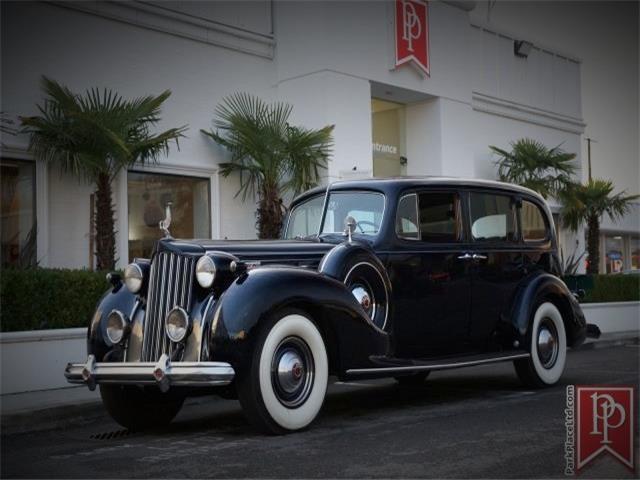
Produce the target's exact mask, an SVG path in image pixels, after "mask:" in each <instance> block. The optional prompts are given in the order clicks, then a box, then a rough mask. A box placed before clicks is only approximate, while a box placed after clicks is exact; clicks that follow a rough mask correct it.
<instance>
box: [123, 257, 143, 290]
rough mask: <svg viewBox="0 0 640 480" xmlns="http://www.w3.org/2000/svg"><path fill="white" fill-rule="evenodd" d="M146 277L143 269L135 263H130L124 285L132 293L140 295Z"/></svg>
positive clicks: (125, 270) (126, 269)
mask: <svg viewBox="0 0 640 480" xmlns="http://www.w3.org/2000/svg"><path fill="white" fill-rule="evenodd" d="M143 280H144V275H143V274H142V269H141V268H140V267H139V266H138V265H137V264H135V263H130V264H129V265H127V268H125V269H124V284H125V285H126V286H127V288H128V289H129V291H130V292H131V293H138V292H139V291H140V289H141V288H142V281H143Z"/></svg>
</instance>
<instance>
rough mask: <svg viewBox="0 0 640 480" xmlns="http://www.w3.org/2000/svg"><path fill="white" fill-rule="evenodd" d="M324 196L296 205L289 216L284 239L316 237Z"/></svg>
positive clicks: (317, 196)
mask: <svg viewBox="0 0 640 480" xmlns="http://www.w3.org/2000/svg"><path fill="white" fill-rule="evenodd" d="M324 197H325V196H324V195H316V196H315V197H313V198H310V199H309V200H307V201H305V202H303V203H301V204H299V205H297V206H296V207H295V208H294V209H293V210H292V211H291V213H290V214H289V220H288V224H287V233H286V238H305V237H308V236H309V235H316V234H318V232H319V231H320V220H321V219H322V208H323V207H324Z"/></svg>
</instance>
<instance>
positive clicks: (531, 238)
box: [520, 200, 549, 242]
mask: <svg viewBox="0 0 640 480" xmlns="http://www.w3.org/2000/svg"><path fill="white" fill-rule="evenodd" d="M520 224H521V226H522V238H524V241H525V242H540V241H542V240H546V239H547V238H549V230H548V228H547V222H545V221H544V215H543V214H542V211H541V210H540V207H538V206H537V205H535V204H533V203H531V202H528V201H526V200H523V202H522V209H521V210H520Z"/></svg>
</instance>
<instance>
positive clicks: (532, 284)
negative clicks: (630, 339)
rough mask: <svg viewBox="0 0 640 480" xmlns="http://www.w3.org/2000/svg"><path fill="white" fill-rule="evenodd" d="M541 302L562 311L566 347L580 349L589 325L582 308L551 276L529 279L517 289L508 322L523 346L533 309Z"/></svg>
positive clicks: (556, 279) (560, 281)
mask: <svg viewBox="0 0 640 480" xmlns="http://www.w3.org/2000/svg"><path fill="white" fill-rule="evenodd" d="M542 299H546V300H548V301H550V302H552V303H553V304H554V305H555V306H556V307H557V308H558V310H560V313H561V314H562V318H563V320H564V326H565V330H566V334H567V345H568V346H569V347H577V346H579V345H580V344H581V343H582V342H583V341H584V340H585V338H586V334H587V324H586V321H585V318H584V314H583V313H582V309H581V308H580V304H579V303H578V301H577V300H576V299H575V297H574V296H573V294H572V293H571V291H570V290H569V288H567V286H566V285H565V283H564V282H563V281H562V280H560V279H559V278H558V277H556V276H554V275H550V274H548V273H538V274H534V275H532V276H530V277H528V278H527V279H526V280H525V281H524V282H523V283H522V284H521V285H520V288H519V289H518V292H517V294H516V298H515V301H514V303H513V307H512V311H511V315H510V316H509V318H511V321H512V325H513V327H514V328H515V329H516V331H517V335H518V336H519V341H520V343H521V344H523V345H525V344H526V343H525V342H526V341H527V339H528V338H529V333H530V332H529V330H530V328H531V319H532V317H533V313H534V308H535V307H536V305H537V303H538V302H539V301H540V300H542Z"/></svg>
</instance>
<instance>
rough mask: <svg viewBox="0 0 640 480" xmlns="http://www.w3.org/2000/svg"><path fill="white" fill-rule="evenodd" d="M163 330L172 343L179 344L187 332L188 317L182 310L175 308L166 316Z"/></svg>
mask: <svg viewBox="0 0 640 480" xmlns="http://www.w3.org/2000/svg"><path fill="white" fill-rule="evenodd" d="M164 329H165V332H166V333H167V336H168V337H169V339H170V340H171V341H172V342H181V341H182V340H184V338H185V337H186V336H187V333H188V332H189V315H187V312H185V311H184V309H183V308H180V307H175V308H174V309H173V310H171V311H170V312H169V314H168V315H167V318H166V320H165V323H164Z"/></svg>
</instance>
